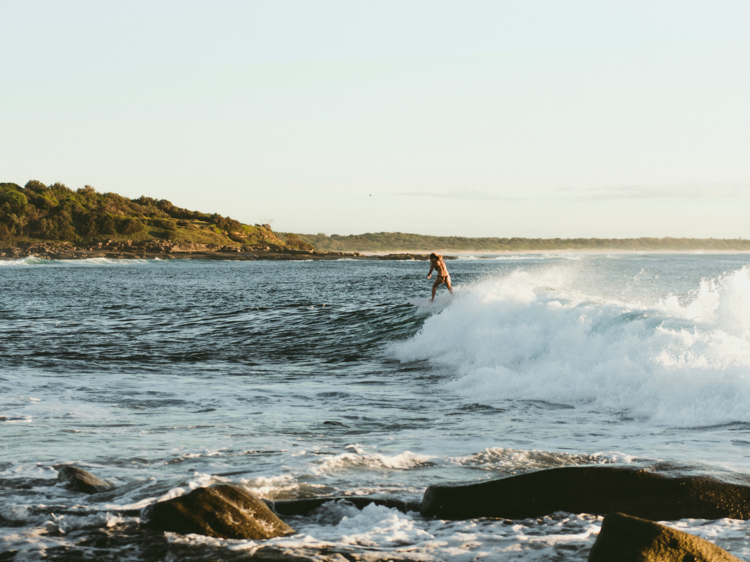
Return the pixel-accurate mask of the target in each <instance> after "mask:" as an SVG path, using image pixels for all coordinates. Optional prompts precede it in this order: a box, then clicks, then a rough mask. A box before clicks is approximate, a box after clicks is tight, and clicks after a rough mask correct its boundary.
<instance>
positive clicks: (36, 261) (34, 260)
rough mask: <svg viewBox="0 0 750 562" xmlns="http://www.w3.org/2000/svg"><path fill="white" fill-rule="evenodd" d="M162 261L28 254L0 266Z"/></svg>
mask: <svg viewBox="0 0 750 562" xmlns="http://www.w3.org/2000/svg"><path fill="white" fill-rule="evenodd" d="M157 261H158V262H160V261H163V260H161V259H159V258H153V259H124V258H122V259H120V258H84V259H76V260H55V259H46V258H38V257H35V256H29V257H27V258H19V259H14V260H0V266H6V267H8V266H31V265H46V266H55V265H57V266H60V265H82V266H92V265H132V264H146V263H150V262H157Z"/></svg>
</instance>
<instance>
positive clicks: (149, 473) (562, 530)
mask: <svg viewBox="0 0 750 562" xmlns="http://www.w3.org/2000/svg"><path fill="white" fill-rule="evenodd" d="M448 267H449V269H450V272H451V274H452V278H453V282H454V285H455V287H456V292H455V295H454V296H453V297H451V296H449V295H448V294H447V292H446V291H445V289H444V288H441V289H440V295H439V296H438V299H437V300H436V303H435V304H429V303H427V302H425V299H424V297H427V296H429V291H430V287H431V281H428V280H427V279H426V273H427V269H428V264H426V263H418V262H388V261H385V262H383V261H350V260H346V261H334V262H203V261H180V260H173V261H163V262H162V261H145V260H143V261H141V260H136V261H108V260H88V261H74V262H47V261H44V260H35V259H27V260H22V261H15V262H8V261H6V262H0V451H1V454H0V560H15V561H26V560H40V559H44V560H66V561H67V560H71V561H72V560H81V559H91V560H118V561H120V560H134V561H142V560H149V561H150V560H170V561H176V560H207V559H212V560H235V559H236V560H239V559H266V560H267V559H274V560H276V559H280V560H284V559H289V560H300V559H301V560H344V559H349V560H356V559H361V560H385V559H389V560H447V559H451V560H459V561H462V560H466V561H469V560H478V559H483V560H586V557H587V555H588V552H589V550H590V548H591V546H592V545H593V543H594V541H595V540H596V536H597V533H598V532H599V529H600V527H601V517H597V516H595V515H590V514H567V513H556V514H551V515H549V516H547V517H543V518H539V519H532V520H523V521H504V520H492V519H476V520H469V521H454V522H450V521H440V520H424V519H422V518H421V517H420V516H419V514H418V513H411V512H410V513H401V512H399V511H396V510H392V509H388V508H386V507H382V506H376V505H370V506H369V507H367V508H365V509H363V510H358V509H357V508H355V507H353V506H352V505H351V504H347V503H345V502H339V503H333V502H331V503H329V504H326V505H325V506H323V507H322V508H320V509H319V510H318V511H316V512H314V513H313V514H311V515H310V516H308V517H291V518H287V519H286V520H287V522H288V523H289V524H290V525H291V526H292V527H293V528H294V529H295V530H296V531H297V534H295V535H293V536H290V537H285V538H280V539H274V540H271V541H266V542H254V541H235V540H217V539H210V538H207V537H200V536H195V535H190V536H181V535H176V534H171V533H158V532H154V531H145V530H143V529H141V527H140V526H139V519H140V517H139V511H138V510H140V509H142V508H144V507H146V506H148V505H150V504H151V503H153V502H155V501H158V500H159V499H164V498H168V497H174V496H177V495H180V494H183V493H186V492H189V491H190V490H191V489H194V488H196V487H200V486H208V485H211V484H214V483H232V484H236V485H241V486H245V487H247V488H248V489H250V490H252V491H254V492H255V493H257V494H259V495H260V496H262V497H264V498H269V499H291V498H307V497H317V496H330V495H361V494H370V495H374V496H380V497H397V498H401V499H405V500H410V501H419V499H420V498H421V496H422V494H423V492H424V490H425V488H426V487H427V486H429V485H430V484H437V483H442V482H455V481H464V482H473V481H479V480H485V479H491V478H498V477H502V476H507V475H511V474H520V473H524V472H529V471H534V470H540V469H545V468H551V467H560V466H571V465H594V464H611V465H618V466H649V467H656V468H657V469H658V470H660V471H662V472H664V473H669V474H708V475H711V476H714V477H717V478H721V479H723V480H726V481H731V482H739V483H745V484H748V483H750V456H749V453H750V256H748V255H708V254H706V255H699V254H695V255H685V254H683V255H660V254H659V255H657V254H641V255H638V254H622V255H617V254H613V255H585V254H580V255H576V254H559V255H555V254H526V255H524V254H519V255H504V256H501V257H490V258H484V257H482V256H470V257H465V258H462V259H459V260H456V261H451V262H448ZM66 464H76V465H77V466H80V467H83V468H85V469H87V470H89V471H91V472H93V473H94V474H96V475H98V476H100V477H103V478H106V479H108V480H110V481H112V482H113V483H115V484H116V488H115V489H114V490H112V491H109V492H106V493H102V494H97V495H92V496H88V495H84V494H80V493H76V492H72V491H68V490H66V489H65V488H63V487H61V486H60V485H58V484H57V483H56V476H57V470H56V469H59V468H60V467H61V466H64V465H66ZM669 524H670V525H672V526H675V527H678V528H682V529H684V530H687V531H688V532H691V533H694V534H698V535H700V536H703V537H705V538H708V539H709V540H712V541H714V542H716V543H717V544H719V545H720V546H722V547H723V548H725V549H727V550H729V551H730V552H732V553H733V554H735V555H736V556H739V557H743V558H749V557H750V539H749V538H748V533H749V532H750V524H748V523H746V522H744V521H734V520H728V519H723V520H718V521H704V520H683V521H676V522H669Z"/></svg>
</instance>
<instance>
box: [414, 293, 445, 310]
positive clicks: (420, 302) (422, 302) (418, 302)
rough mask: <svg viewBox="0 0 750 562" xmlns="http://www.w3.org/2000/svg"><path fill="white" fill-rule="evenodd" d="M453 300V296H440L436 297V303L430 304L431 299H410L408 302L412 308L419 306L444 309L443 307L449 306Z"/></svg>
mask: <svg viewBox="0 0 750 562" xmlns="http://www.w3.org/2000/svg"><path fill="white" fill-rule="evenodd" d="M451 298H452V297H451V295H438V296H436V297H435V301H434V302H430V299H429V297H427V298H422V299H409V300H408V301H406V302H408V303H409V304H410V305H412V306H418V307H420V308H421V307H429V308H434V307H439V308H442V307H444V306H445V305H447V304H448V303H449V302H450V301H451Z"/></svg>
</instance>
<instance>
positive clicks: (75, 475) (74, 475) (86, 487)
mask: <svg viewBox="0 0 750 562" xmlns="http://www.w3.org/2000/svg"><path fill="white" fill-rule="evenodd" d="M57 479H58V481H60V482H65V487H66V488H68V489H69V490H75V491H76V492H83V493H85V494H98V493H99V492H104V491H106V490H109V489H110V488H114V486H113V485H112V484H111V483H109V482H107V481H106V480H102V479H101V478H98V477H96V476H94V475H93V474H91V473H90V472H87V471H85V470H83V469H81V468H76V467H75V466H64V467H62V468H61V469H60V471H59V472H58V473H57Z"/></svg>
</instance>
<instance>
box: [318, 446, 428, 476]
mask: <svg viewBox="0 0 750 562" xmlns="http://www.w3.org/2000/svg"><path fill="white" fill-rule="evenodd" d="M431 458H432V457H429V456H427V455H417V454H415V453H412V452H411V451H404V452H403V453H399V454H398V455H392V456H389V455H381V454H379V453H370V454H367V453H364V452H362V451H361V450H360V451H358V452H356V453H343V454H341V455H336V456H335V457H332V458H330V459H326V460H325V461H323V462H321V463H320V464H318V465H316V466H314V467H313V468H312V473H313V474H318V475H320V474H326V473H329V472H337V471H342V470H351V469H365V470H384V469H395V470H409V469H411V468H417V467H420V466H424V465H425V464H427V463H429V462H430V459H431Z"/></svg>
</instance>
